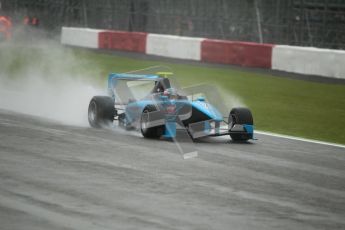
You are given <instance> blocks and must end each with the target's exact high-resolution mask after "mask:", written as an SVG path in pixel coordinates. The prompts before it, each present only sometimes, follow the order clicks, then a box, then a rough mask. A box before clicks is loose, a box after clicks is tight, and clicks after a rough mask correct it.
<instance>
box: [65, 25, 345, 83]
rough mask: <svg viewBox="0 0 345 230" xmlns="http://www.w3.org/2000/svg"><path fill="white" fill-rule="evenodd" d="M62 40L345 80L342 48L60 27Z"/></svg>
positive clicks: (71, 43)
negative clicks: (331, 48) (332, 48)
mask: <svg viewBox="0 0 345 230" xmlns="http://www.w3.org/2000/svg"><path fill="white" fill-rule="evenodd" d="M61 43H62V44H66V45H72V46H81V47H87V48H101V49H114V50H124V51H131V52H139V53H146V54H151V55H158V56H164V57H171V58H180V59H187V60H197V61H205V62H213V63H223V64H232V65H240V66H247V67H260V68H267V69H275V70H282V71H287V72H294V73H300V74H312V75H320V76H326V77H334V78H343V79H345V64H344V63H345V51H344V50H329V49H318V48H313V47H296V46H283V45H271V44H259V43H252V42H234V41H225V40H214V39H205V38H191V37H181V36H173V35H162V34H147V33H140V32H125V31H107V30H96V29H87V28H71V27H63V28H62V35H61Z"/></svg>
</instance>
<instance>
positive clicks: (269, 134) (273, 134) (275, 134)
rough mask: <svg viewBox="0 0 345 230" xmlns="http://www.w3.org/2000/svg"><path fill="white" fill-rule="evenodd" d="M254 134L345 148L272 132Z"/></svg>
mask: <svg viewBox="0 0 345 230" xmlns="http://www.w3.org/2000/svg"><path fill="white" fill-rule="evenodd" d="M254 133H256V134H261V135H266V136H272V137H279V138H284V139H289V140H296V141H303V142H308V143H313V144H320V145H327V146H332V147H338V148H345V145H342V144H336V143H331V142H325V141H318V140H312V139H307V138H302V137H294V136H289V135H284V134H277V133H270V132H265V131H259V130H255V131H254Z"/></svg>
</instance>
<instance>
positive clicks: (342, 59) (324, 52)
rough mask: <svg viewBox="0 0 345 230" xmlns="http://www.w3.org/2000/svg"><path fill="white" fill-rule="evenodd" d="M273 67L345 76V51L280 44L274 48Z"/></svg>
mask: <svg viewBox="0 0 345 230" xmlns="http://www.w3.org/2000/svg"><path fill="white" fill-rule="evenodd" d="M272 69H275V70H282V71H287V72H294V73H301V74H312V75H320V76H326V77H335V78H345V51H342V50H329V49H319V48H314V47H296V46H283V45H278V46H276V47H274V48H273V54H272Z"/></svg>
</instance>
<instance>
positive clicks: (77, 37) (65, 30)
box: [61, 27, 103, 49]
mask: <svg viewBox="0 0 345 230" xmlns="http://www.w3.org/2000/svg"><path fill="white" fill-rule="evenodd" d="M102 31H103V30H96V29H88V28H73V27H62V31H61V43H62V44H65V45H71V46H80V47H86V48H95V49H97V48H98V34H99V33H100V32H102Z"/></svg>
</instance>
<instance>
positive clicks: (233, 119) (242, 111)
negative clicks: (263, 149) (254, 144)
mask: <svg viewBox="0 0 345 230" xmlns="http://www.w3.org/2000/svg"><path fill="white" fill-rule="evenodd" d="M228 124H229V130H230V129H231V128H232V127H233V126H234V125H236V124H240V125H253V124H254V122H253V115H252V113H251V112H250V110H249V109H247V108H233V109H232V110H231V111H230V114H229V118H228ZM230 137H231V139H232V140H233V141H247V140H249V139H250V138H251V134H247V133H231V134H230Z"/></svg>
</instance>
